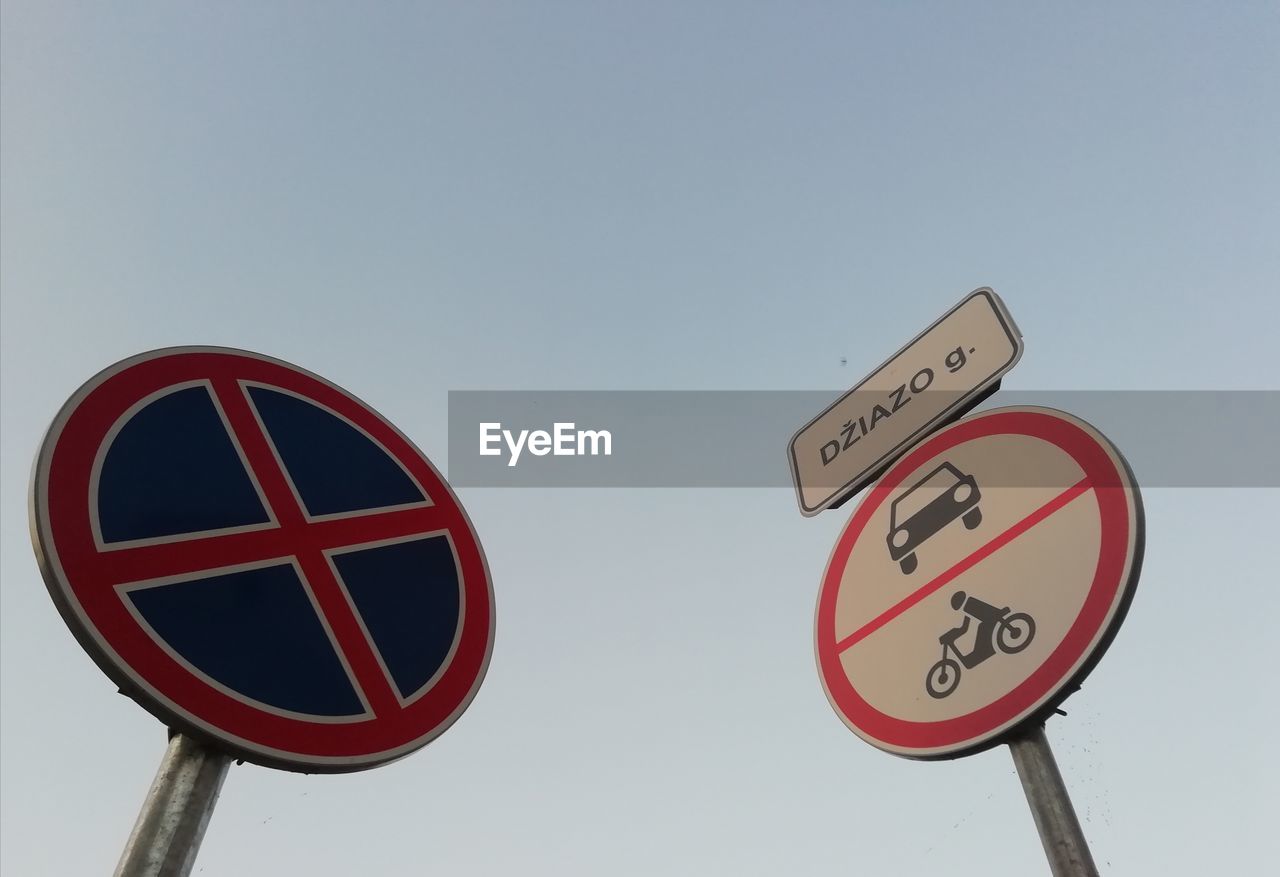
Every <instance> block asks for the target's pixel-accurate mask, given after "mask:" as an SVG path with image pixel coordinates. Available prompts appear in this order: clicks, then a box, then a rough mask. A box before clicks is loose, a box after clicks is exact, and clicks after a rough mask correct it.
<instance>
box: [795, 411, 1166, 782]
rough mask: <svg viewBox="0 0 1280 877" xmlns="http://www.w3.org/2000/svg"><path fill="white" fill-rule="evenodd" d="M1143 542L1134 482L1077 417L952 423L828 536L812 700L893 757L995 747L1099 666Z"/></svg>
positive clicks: (1003, 415)
mask: <svg viewBox="0 0 1280 877" xmlns="http://www.w3.org/2000/svg"><path fill="white" fill-rule="evenodd" d="M1142 547H1143V518H1142V503H1141V499H1140V497H1139V493H1138V487H1137V484H1136V483H1135V481H1134V479H1133V475H1132V473H1131V472H1130V471H1129V468H1128V465H1127V464H1126V463H1125V461H1124V459H1123V458H1122V457H1121V456H1120V453H1119V451H1117V450H1116V448H1115V447H1114V446H1113V445H1112V444H1111V443H1110V442H1109V441H1107V439H1106V438H1104V437H1103V436H1102V435H1101V434H1100V433H1099V432H1098V431H1097V430H1096V429H1094V428H1093V427H1091V426H1090V425H1089V424H1087V423H1085V422H1084V421H1082V420H1080V419H1078V418H1076V417H1073V416H1071V415H1069V414H1065V413H1063V412H1060V411H1054V410H1051V409H1047V408H1003V409H997V410H994V411H990V412H985V413H982V414H978V415H974V416H972V417H969V418H966V419H964V420H961V421H959V422H958V423H955V424H953V425H951V426H950V427H948V428H946V429H944V430H941V431H939V432H937V433H935V434H934V435H932V436H931V437H929V438H928V439H926V440H925V441H923V442H922V443H920V444H919V445H917V446H916V447H915V448H914V449H913V450H911V451H910V452H909V453H908V454H907V455H906V456H904V457H903V458H902V459H900V460H899V461H898V462H897V463H895V464H894V465H893V466H892V467H891V468H890V469H889V470H888V471H887V472H886V473H885V475H884V476H883V477H882V478H881V479H880V481H879V482H877V483H876V485H875V486H874V487H872V489H871V490H870V491H869V492H868V493H867V495H866V496H865V497H864V498H863V500H862V501H861V503H860V504H859V505H858V507H857V509H856V510H855V511H854V513H853V515H852V517H851V518H850V519H849V522H848V524H846V525H845V528H844V530H843V532H842V533H841V534H840V537H839V539H838V540H837V542H836V546H835V549H834V550H833V551H832V553H831V558H830V560H829V561H828V564H827V569H826V572H825V574H824V576H823V579H822V587H821V591H820V593H819V596H818V607H817V614H816V623H815V636H814V641H815V649H816V653H817V661H818V669H819V674H820V675H821V677H822V683H823V687H824V688H825V689H826V692H827V697H828V699H829V700H830V701H831V704H832V706H833V707H834V708H835V710H836V712H837V713H838V714H839V715H840V717H841V718H842V719H843V720H844V722H845V723H846V724H847V725H848V726H849V727H850V728H851V729H852V730H853V731H854V732H855V733H857V734H858V735H859V736H860V737H862V738H863V739H865V740H867V741H868V742H869V743H871V744H873V745H875V746H877V747H879V748H881V749H884V750H886V751H888V752H892V753H894V754H897V755H903V756H908V757H913V758H941V757H951V756H955V755H959V754H963V753H969V752H974V751H978V750H980V749H984V748H986V747H988V746H991V745H994V744H995V743H997V742H999V740H1000V739H1001V737H1002V735H1004V734H1006V733H1007V732H1009V731H1010V730H1011V729H1013V728H1015V727H1016V726H1018V725H1019V724H1021V723H1023V722H1026V721H1028V720H1038V719H1040V718H1041V717H1043V716H1045V715H1046V714H1048V713H1049V712H1051V711H1052V709H1053V708H1054V707H1055V706H1056V705H1057V704H1059V703H1060V702H1061V701H1062V700H1063V699H1064V698H1065V697H1066V696H1067V695H1068V694H1070V693H1071V692H1072V691H1074V690H1075V689H1076V688H1077V687H1079V684H1080V682H1081V681H1082V680H1083V679H1084V677H1085V676H1086V675H1087V674H1088V672H1089V671H1090V670H1091V669H1092V668H1093V666H1094V664H1096V663H1097V661H1098V659H1099V658H1100V657H1101V656H1102V652H1103V651H1104V650H1105V649H1106V647H1107V645H1108V644H1109V643H1110V641H1111V638H1112V636H1113V635H1114V633H1115V630H1116V628H1117V627H1118V626H1119V625H1120V622H1121V620H1122V619H1123V617H1124V613H1125V611H1126V610H1127V608H1128V605H1129V601H1130V599H1131V597H1132V594H1133V589H1134V586H1135V585H1136V584H1137V579H1138V570H1139V567H1140V565H1141V560H1142Z"/></svg>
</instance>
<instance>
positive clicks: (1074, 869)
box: [1009, 725, 1098, 877]
mask: <svg viewBox="0 0 1280 877" xmlns="http://www.w3.org/2000/svg"><path fill="white" fill-rule="evenodd" d="M1009 750H1010V751H1011V752H1012V753H1013V763H1014V765H1015V766H1016V767H1017V769H1018V778H1019V779H1021V780H1022V790H1023V791H1024V792H1025V793H1026V795H1027V803H1028V804H1030V805H1031V815H1032V817H1034V818H1035V821H1036V829H1037V830H1039V832H1040V842H1041V843H1043V844H1044V852H1045V855H1046V856H1048V857H1049V869H1050V870H1051V871H1052V872H1053V877H1098V868H1097V866H1096V865H1094V863H1093V855H1092V854H1091V853H1090V852H1089V844H1088V843H1087V842H1086V841H1085V839H1084V832H1083V831H1082V830H1081V829H1080V820H1078V819H1076V811H1075V808H1073V807H1072V806H1071V798H1070V797H1069V796H1068V795H1067V787H1066V785H1064V784H1063V782H1062V774H1061V773H1059V772H1058V763H1057V762H1056V761H1054V759H1053V750H1052V749H1050V748H1049V739H1048V738H1047V737H1045V735H1044V726H1043V725H1037V726H1036V727H1034V728H1032V729H1031V730H1029V731H1026V732H1025V733H1023V734H1021V735H1019V736H1018V737H1016V738H1014V739H1012V740H1010V741H1009Z"/></svg>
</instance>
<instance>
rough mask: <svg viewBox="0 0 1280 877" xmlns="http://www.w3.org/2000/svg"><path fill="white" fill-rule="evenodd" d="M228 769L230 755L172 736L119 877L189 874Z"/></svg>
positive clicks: (127, 846)
mask: <svg viewBox="0 0 1280 877" xmlns="http://www.w3.org/2000/svg"><path fill="white" fill-rule="evenodd" d="M230 765H231V758H230V757H229V756H227V755H224V754H223V753H221V752H218V751H217V750H215V749H210V748H209V747H208V746H205V745H204V744H203V743H197V742H196V741H195V740H193V739H191V738H190V737H187V736H185V735H183V734H177V733H174V734H171V735H170V737H169V748H168V749H167V750H166V751H165V753H164V760H163V761H161V762H160V770H159V771H158V772H157V773H156V778H155V780H154V781H152V783H151V791H149V792H148V793H147V800H146V801H145V802H143V805H142V812H141V813H139V814H138V821H137V823H136V824H135V825H134V826H133V834H131V835H129V842H128V843H127V844H125V848H124V853H123V855H121V856H120V864H119V865H117V866H116V877H186V875H188V874H190V873H191V866H192V864H193V863H194V862H195V860H196V851H197V850H199V849H200V841H201V840H203V839H204V830H205V829H206V828H207V827H208V826H209V817H210V816H212V815H213V805H214V804H215V803H216V802H217V800H218V792H219V791H221V789H222V781H223V780H224V779H226V777H227V768H228V767H229V766H230Z"/></svg>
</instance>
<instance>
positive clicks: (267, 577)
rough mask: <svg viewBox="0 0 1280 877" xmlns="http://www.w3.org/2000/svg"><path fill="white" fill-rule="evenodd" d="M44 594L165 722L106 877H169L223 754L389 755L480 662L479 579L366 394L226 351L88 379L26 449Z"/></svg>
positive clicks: (470, 684)
mask: <svg viewBox="0 0 1280 877" xmlns="http://www.w3.org/2000/svg"><path fill="white" fill-rule="evenodd" d="M31 525H32V526H31V532H32V541H33V544H34V547H35V552H36V559H37V561H38V562H39V565H40V572H41V574H42V576H43V577H44V581H45V585H46V587H47V588H48V589H49V595H50V596H51V597H52V598H53V602H54V605H55V606H56V607H57V608H58V611H59V613H61V615H62V618H63V620H64V621H65V622H66V624H67V626H68V627H69V628H70V630H71V632H72V634H74V636H75V638H76V639H77V640H78V641H79V643H80V645H81V647H82V648H84V650H85V651H86V652H88V653H89V655H90V657H92V658H93V660H94V661H95V662H96V663H97V664H98V666H99V667H100V668H101V669H102V670H103V672H104V673H106V674H107V676H108V677H110V678H111V680H112V681H113V682H114V683H115V684H116V685H117V686H118V687H119V689H120V691H121V692H122V693H123V694H126V695H128V696H129V697H131V698H132V699H133V700H135V701H136V702H137V703H138V704H139V705H140V706H142V707H143V708H144V709H146V710H147V711H148V712H150V713H151V714H152V715H154V716H155V717H156V718H157V719H159V720H160V721H161V722H163V723H164V725H165V726H166V727H167V728H170V729H172V731H171V733H172V736H171V738H170V742H169V748H168V751H167V752H166V754H165V757H164V761H163V762H162V764H161V766H160V771H159V773H158V774H157V776H156V779H155V782H154V783H153V785H152V787H151V792H150V793H149V795H148V797H147V801H146V803H145V804H144V805H143V808H142V814H141V815H140V816H139V818H138V823H137V825H136V827H135V828H134V832H133V835H132V837H131V838H130V839H129V842H128V845H127V847H126V849H125V852H124V856H123V858H122V859H121V861H120V867H119V870H118V871H117V874H120V875H126V877H138V875H147V877H152V875H155V877H159V875H165V877H168V875H182V874H186V873H187V872H188V871H189V869H190V867H191V863H192V860H193V859H194V857H195V854H196V849H197V848H198V846H199V844H200V840H201V838H202V836H203V834H204V830H205V827H206V826H207V825H208V823H209V816H210V814H211V812H212V810H213V805H214V802H215V800H216V799H217V796H218V791H219V789H220V788H221V786H222V782H223V779H224V778H225V776H226V773H227V766H228V764H229V759H231V758H236V759H240V760H243V761H248V762H253V763H255V764H259V765H263V766H265V767H272V768H278V769H282V770H293V771H300V772H303V773H339V772H344V771H355V770H364V769H366V768H372V767H376V766H378V765H382V764H387V763H389V762H392V761H395V760H396V759H399V758H402V757H404V756H406V755H408V754H410V753H412V752H414V751H415V750H417V749H419V748H421V747H423V746H425V745H426V744H427V743H429V742H431V741H432V740H434V739H435V738H436V737H437V736H439V735H440V734H442V733H444V731H445V730H446V729H448V728H449V726H450V725H452V724H453V722H454V721H456V720H457V719H458V717H459V716H461V715H462V713H463V711H464V710H465V709H466V708H467V706H468V705H469V704H470V703H471V701H472V699H473V698H474V697H475V695H476V692H477V690H478V689H479V687H480V683H481V682H482V681H483V679H484V675H485V671H486V670H487V668H488V666H489V657H490V655H491V654H492V652H493V636H494V611H493V586H492V583H491V581H490V578H489V568H488V565H487V563H486V562H485V558H484V552H483V550H482V549H481V546H480V541H479V538H478V537H477V535H476V533H475V530H474V528H472V526H471V522H470V520H469V519H468V517H467V514H466V511H465V510H464V509H463V508H462V505H461V504H460V503H459V502H458V499H457V497H456V496H454V494H453V491H452V490H451V489H450V487H449V485H448V484H447V483H446V482H445V480H444V479H443V478H442V477H441V475H440V473H439V472H438V471H437V470H436V468H435V466H433V465H432V463H431V461H430V460H428V459H427V457H426V456H425V455H424V454H423V453H422V451H420V450H418V448H417V447H415V446H414V445H413V443H412V442H411V441H410V440H409V439H408V438H407V437H406V436H405V435H404V434H403V433H402V432H400V431H399V430H398V429H396V428H395V426H393V425H392V424H391V423H390V422H389V421H387V420H386V419H385V418H383V417H382V415H380V414H378V413H377V412H376V411H374V410H373V409H372V408H370V407H369V406H368V405H366V404H365V403H364V402H362V401H361V400H359V399H358V398H356V397H355V396H353V395H352V394H350V393H348V392H347V391H346V390H343V389H342V388H341V387H338V386H336V385H335V384H332V383H330V382H329V381H326V380H325V379H324V378H321V377H319V376H318V375H315V374H312V373H311V372H308V371H306V370H304V369H301V368H298V367H297V366H294V365H290V364H289V363H286V362H281V361H280V360H277V359H272V358H270V357H267V356H262V355H261V354H257V353H249V352H247V351H243V350H231V349H227V348H221V347H175V348H169V349H167V350H156V351H151V352H149V353H141V354H138V355H137V356H134V357H131V358H129V359H126V360H123V361H122V362H118V363H116V364H115V365H112V366H110V367H108V368H107V369H105V370H104V371H102V372H100V373H99V374H97V375H96V376H94V377H93V378H91V379H90V380H89V381H88V382H87V383H86V384H85V385H84V386H82V387H81V388H80V389H79V390H77V391H76V392H75V393H74V394H72V396H71V398H70V399H69V400H67V402H66V403H65V404H64V405H63V406H62V409H61V410H60V411H59V412H58V414H57V415H56V416H55V417H54V420H53V424H52V425H51V426H50V427H49V431H48V433H47V434H46V435H45V438H44V441H43V443H42V444H41V447H40V451H39V453H38V454H37V456H36V466H35V475H34V478H33V479H32V489H31Z"/></svg>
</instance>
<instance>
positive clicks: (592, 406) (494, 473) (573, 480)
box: [448, 390, 1280, 488]
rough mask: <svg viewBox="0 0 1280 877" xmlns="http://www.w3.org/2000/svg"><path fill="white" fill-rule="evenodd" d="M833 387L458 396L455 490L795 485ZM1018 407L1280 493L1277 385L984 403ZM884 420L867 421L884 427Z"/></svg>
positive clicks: (1223, 479)
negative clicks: (799, 456)
mask: <svg viewBox="0 0 1280 877" xmlns="http://www.w3.org/2000/svg"><path fill="white" fill-rule="evenodd" d="M839 395H840V394H839V393H838V392H822V391H766V390H760V391H755V390H742V391H665V390H661V391H660V390H623V391H619V390H591V391H579V390H549V391H543V390H539V391H507V390H483V391H453V392H450V393H449V464H448V477H449V481H450V482H451V483H452V484H453V485H454V486H455V487H788V488H789V487H791V486H792V481H791V471H790V468H789V462H788V458H787V445H788V442H789V441H790V440H791V436H792V435H793V434H794V433H795V432H796V430H797V429H799V428H800V427H801V426H803V425H804V424H806V423H808V422H809V421H810V420H811V419H813V418H814V417H815V416H816V415H817V414H818V413H820V412H821V411H823V410H824V409H826V408H827V406H828V405H830V404H831V402H832V401H833V400H835V399H836V398H838V397H839ZM1012 405H1038V406H1044V407H1049V408H1058V409H1061V410H1062V411H1065V412H1067V413H1069V414H1074V415H1075V416H1077V417H1080V418H1082V419H1084V420H1086V421H1088V422H1089V423H1091V424H1093V426H1095V427H1096V428H1097V429H1098V430H1100V431H1101V432H1102V433H1103V434H1104V435H1105V436H1107V438H1109V439H1110V440H1111V441H1112V442H1113V443H1114V444H1115V445H1116V447H1117V448H1119V450H1120V452H1121V453H1122V454H1123V455H1124V457H1125V458H1126V459H1127V460H1128V462H1129V465H1130V466H1131V467H1132V469H1133V471H1134V474H1135V476H1136V477H1137V480H1138V483H1139V484H1140V485H1142V486H1144V487H1280V441H1277V436H1280V390H1225V391H1210V390H1167V391H1134V390H1125V391H1119V390H1117V391H1083V390H1077V391H1061V390H1058V391H1039V392H1037V391H1030V390H1020V391H1007V392H1006V391H1000V392H998V393H996V394H995V395H994V396H992V397H991V398H989V399H988V400H986V401H985V402H984V403H983V404H982V405H981V406H980V408H979V410H989V409H993V408H1004V407H1008V406H1012ZM886 415H887V416H886V417H885V418H884V419H883V421H882V422H881V423H878V424H876V425H874V426H873V427H872V428H890V427H889V426H888V424H889V423H890V421H891V418H892V412H886ZM557 424H559V428H558V429H557ZM866 428H867V426H866V424H853V425H850V426H849V429H850V430H856V431H861V430H864V429H866ZM848 437H849V434H846V436H845V437H844V438H843V439H842V438H840V437H839V436H834V435H833V436H832V437H831V438H832V440H833V441H844V440H847V439H848ZM482 441H483V442H484V449H485V450H487V451H488V453H485V454H482V453H481V450H482ZM993 486H994V485H993Z"/></svg>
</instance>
